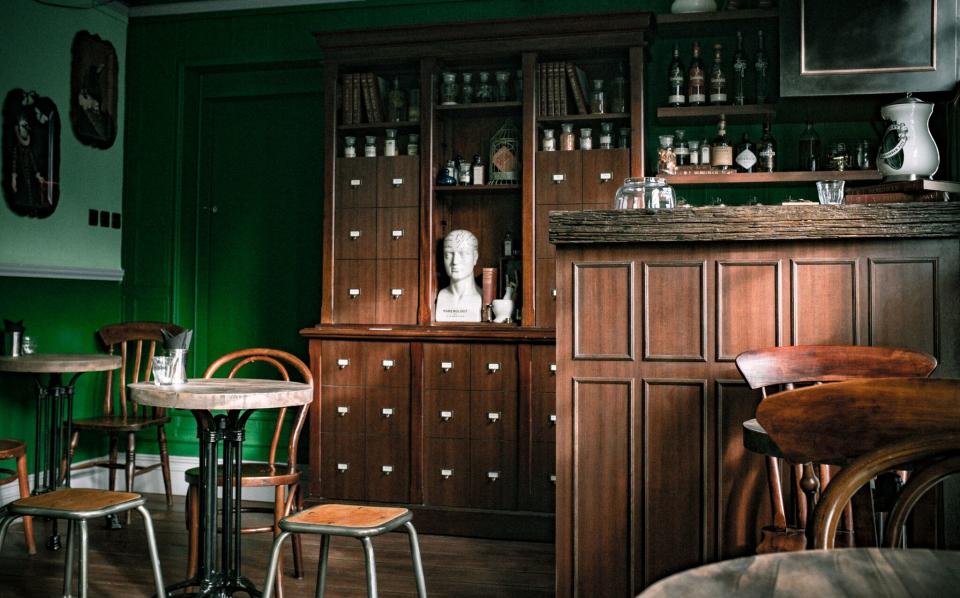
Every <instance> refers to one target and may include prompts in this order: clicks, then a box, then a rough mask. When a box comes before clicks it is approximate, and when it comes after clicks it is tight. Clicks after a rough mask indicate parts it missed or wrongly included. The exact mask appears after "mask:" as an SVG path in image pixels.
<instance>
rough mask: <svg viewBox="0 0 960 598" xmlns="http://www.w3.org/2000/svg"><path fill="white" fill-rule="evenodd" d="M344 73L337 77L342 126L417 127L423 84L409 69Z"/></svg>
mask: <svg viewBox="0 0 960 598" xmlns="http://www.w3.org/2000/svg"><path fill="white" fill-rule="evenodd" d="M358 71H359V72H349V73H341V74H340V76H339V77H338V81H337V104H338V106H339V113H338V114H339V118H338V119H337V128H338V129H340V130H363V129H370V130H373V129H380V128H389V127H417V126H419V122H418V121H419V120H420V84H419V81H418V78H417V77H416V75H414V74H413V73H411V72H406V71H402V72H401V71H394V72H390V73H384V72H375V71H370V70H367V71H360V70H359V69H358Z"/></svg>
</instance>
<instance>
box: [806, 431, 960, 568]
mask: <svg viewBox="0 0 960 598" xmlns="http://www.w3.org/2000/svg"><path fill="white" fill-rule="evenodd" d="M958 455H960V436H957V435H956V434H943V435H936V436H929V437H926V438H915V439H911V440H906V441H902V442H898V443H894V444H892V445H890V446H888V447H884V448H881V449H877V450H875V451H872V452H870V453H867V454H865V455H863V456H862V457H860V458H858V459H856V460H854V461H853V462H852V463H851V464H850V465H849V466H847V467H844V468H843V470H842V471H840V473H839V474H838V475H837V476H836V477H835V478H833V479H832V480H831V481H830V485H829V486H827V490H826V492H825V493H824V495H823V496H822V497H821V499H820V502H819V503H817V508H816V510H815V511H814V515H813V534H814V538H813V539H814V547H815V548H819V549H829V548H833V547H834V537H835V536H836V533H837V526H838V524H839V522H840V516H841V514H842V513H843V509H844V506H845V505H846V504H847V503H848V502H849V501H850V499H851V498H853V495H854V494H856V492H857V490H859V489H860V487H861V486H863V485H864V484H866V483H868V482H870V480H872V479H873V478H874V477H876V476H877V475H878V474H880V473H882V472H884V471H890V470H896V469H903V468H904V466H906V465H908V464H911V463H916V462H920V461H924V460H927V459H932V458H945V457H948V458H949V459H950V460H951V461H954V462H955V461H956V460H955V459H954V458H955V457H957V456H958ZM941 477H942V476H941ZM929 487H931V486H929V485H928V486H927V488H929ZM917 496H919V495H917V494H916V493H915V492H911V494H910V495H909V497H908V498H910V499H911V500H912V501H913V502H914V503H915V502H916V498H917ZM911 506H912V505H911ZM907 512H909V508H908V509H906V512H904V513H903V514H901V515H898V518H905V517H906V513H907ZM891 525H893V524H892V523H891Z"/></svg>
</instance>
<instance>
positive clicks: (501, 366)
mask: <svg viewBox="0 0 960 598" xmlns="http://www.w3.org/2000/svg"><path fill="white" fill-rule="evenodd" d="M470 389H471V390H501V391H509V392H511V393H514V394H516V391H517V348H516V346H514V345H489V344H485V345H474V346H473V347H471V348H470Z"/></svg>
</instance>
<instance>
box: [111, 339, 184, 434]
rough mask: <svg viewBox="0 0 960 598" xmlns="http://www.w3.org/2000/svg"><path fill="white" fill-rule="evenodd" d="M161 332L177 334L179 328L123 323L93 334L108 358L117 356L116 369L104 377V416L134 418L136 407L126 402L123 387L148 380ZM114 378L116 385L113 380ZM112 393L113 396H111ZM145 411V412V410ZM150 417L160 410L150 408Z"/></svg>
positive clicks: (161, 340) (136, 412) (125, 393)
mask: <svg viewBox="0 0 960 598" xmlns="http://www.w3.org/2000/svg"><path fill="white" fill-rule="evenodd" d="M161 329H166V330H167V331H168V332H170V333H172V334H180V333H181V332H183V328H181V327H180V326H177V325H176V324H168V323H164V322H126V323H121V324H108V325H107V326H104V327H102V328H100V330H98V331H97V336H98V337H99V338H100V341H101V342H102V343H103V345H104V346H105V347H106V348H107V351H108V352H109V353H110V354H111V355H120V369H119V370H117V371H115V372H110V373H109V375H108V376H107V388H106V393H105V395H104V401H103V413H104V415H120V416H122V417H124V418H126V417H127V416H128V415H132V416H137V415H138V410H139V409H140V407H139V405H137V404H136V403H134V402H133V401H129V400H128V397H127V384H131V383H134V382H141V381H143V382H146V381H148V380H150V373H151V371H152V370H153V356H154V354H155V353H156V349H157V343H162V342H163V333H161V332H160V330H161ZM115 378H117V381H116V383H114V379H115ZM114 389H116V393H114ZM145 409H146V408H145ZM152 409H153V413H154V414H158V413H160V414H162V413H163V411H164V410H163V409H160V408H152Z"/></svg>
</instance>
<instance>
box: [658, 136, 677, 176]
mask: <svg viewBox="0 0 960 598" xmlns="http://www.w3.org/2000/svg"><path fill="white" fill-rule="evenodd" d="M657 172H659V173H661V174H677V155H676V154H675V153H674V151H673V135H660V149H659V150H658V151H657Z"/></svg>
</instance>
